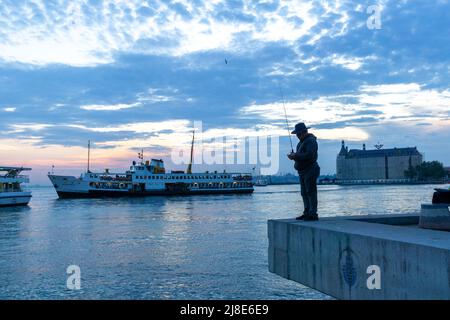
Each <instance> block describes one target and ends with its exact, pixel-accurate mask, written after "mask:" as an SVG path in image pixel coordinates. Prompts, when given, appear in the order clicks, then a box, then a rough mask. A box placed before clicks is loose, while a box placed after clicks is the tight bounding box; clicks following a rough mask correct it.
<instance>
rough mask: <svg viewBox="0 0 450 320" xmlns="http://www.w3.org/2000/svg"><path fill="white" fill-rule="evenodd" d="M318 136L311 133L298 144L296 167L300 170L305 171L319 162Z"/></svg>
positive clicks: (295, 156) (295, 157) (295, 158)
mask: <svg viewBox="0 0 450 320" xmlns="http://www.w3.org/2000/svg"><path fill="white" fill-rule="evenodd" d="M318 148H319V146H318V145H317V138H316V136H315V135H313V134H311V133H309V134H308V135H307V136H306V137H305V138H304V139H303V140H302V141H300V142H299V143H298V144H297V151H296V152H295V154H294V160H295V164H294V168H295V170H297V171H298V172H300V173H301V172H305V171H307V170H308V169H310V168H312V167H313V166H314V164H317V150H318Z"/></svg>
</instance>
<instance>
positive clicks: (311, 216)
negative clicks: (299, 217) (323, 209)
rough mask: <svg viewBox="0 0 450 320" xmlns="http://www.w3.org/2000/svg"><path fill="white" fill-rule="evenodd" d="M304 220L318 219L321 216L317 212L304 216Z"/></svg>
mask: <svg viewBox="0 0 450 320" xmlns="http://www.w3.org/2000/svg"><path fill="white" fill-rule="evenodd" d="M303 220H304V221H317V220H319V216H318V215H317V214H313V215H308V216H306V217H304V218H303Z"/></svg>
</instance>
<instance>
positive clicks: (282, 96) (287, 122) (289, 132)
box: [278, 84, 294, 153]
mask: <svg viewBox="0 0 450 320" xmlns="http://www.w3.org/2000/svg"><path fill="white" fill-rule="evenodd" d="M278 88H279V89H280V94H281V99H282V101H283V110H284V118H285V119H286V128H287V131H288V137H289V142H290V143H291V152H292V153H293V152H294V147H293V145H292V138H291V129H289V121H288V117H287V113H286V105H285V103H284V95H283V91H282V90H281V86H280V85H279V84H278Z"/></svg>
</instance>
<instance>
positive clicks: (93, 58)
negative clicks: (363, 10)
mask: <svg viewBox="0 0 450 320" xmlns="http://www.w3.org/2000/svg"><path fill="white" fill-rule="evenodd" d="M238 3H239V2H237V1H236V2H230V3H227V2H224V1H203V2H202V1H198V2H196V3H195V5H194V4H193V3H191V2H177V3H170V2H169V3H167V2H165V1H138V0H132V1H122V0H119V1H102V2H96V1H90V2H86V1H81V0H78V1H70V2H62V3H59V4H54V3H49V2H46V1H43V0H34V1H30V2H19V3H15V2H14V3H12V2H11V3H8V2H7V3H5V4H4V5H2V9H0V17H2V18H0V24H2V26H3V28H2V31H0V40H1V42H0V59H2V60H4V61H7V62H19V63H24V64H31V65H37V66H44V65H47V64H67V65H71V66H78V67H82V66H95V65H98V64H107V63H111V62H113V61H114V60H115V55H116V54H117V53H119V52H129V53H130V52H134V53H146V54H156V55H171V56H181V55H186V54H191V53H195V52H203V51H208V50H228V51H232V52H242V50H243V49H244V47H243V44H244V43H243V42H242V41H241V40H242V36H243V35H245V38H246V43H248V44H249V45H250V44H251V43H254V44H255V43H256V44H258V43H259V44H260V45H264V43H270V42H276V41H286V42H294V41H297V40H298V39H301V38H303V37H312V36H314V39H315V40H314V41H318V39H319V38H321V37H322V36H325V34H321V35H318V34H317V33H312V29H313V27H314V26H316V25H317V24H318V22H319V20H320V19H321V15H320V14H318V13H317V12H316V8H317V7H318V6H323V7H324V8H325V9H324V11H325V12H326V13H329V12H331V11H333V12H335V14H337V15H339V16H340V17H341V20H339V19H338V21H337V22H338V23H339V24H343V23H344V24H345V23H346V21H345V18H343V17H345V16H346V14H345V12H343V11H342V12H341V6H340V3H339V2H337V4H335V5H332V4H325V3H320V2H303V1H298V0H286V1H282V2H279V1H272V2H268V4H270V3H272V4H273V5H266V6H264V5H263V4H259V3H255V2H253V1H242V4H241V5H239V4H238ZM313 9H314V10H313ZM340 31H341V32H342V30H340ZM333 32H334V31H333V30H329V32H328V34H327V35H328V36H329V35H330V34H331V35H332V34H333ZM251 48H254V45H250V46H249V47H248V48H247V50H245V49H244V51H248V49H251Z"/></svg>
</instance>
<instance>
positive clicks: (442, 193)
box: [432, 188, 450, 204]
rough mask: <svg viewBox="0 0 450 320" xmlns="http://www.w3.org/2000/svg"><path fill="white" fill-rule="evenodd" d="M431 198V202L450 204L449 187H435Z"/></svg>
mask: <svg viewBox="0 0 450 320" xmlns="http://www.w3.org/2000/svg"><path fill="white" fill-rule="evenodd" d="M434 191H435V192H434V194H433V200H432V203H434V204H436V203H445V204H450V188H448V189H442V188H436V189H434Z"/></svg>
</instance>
